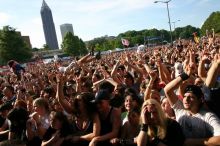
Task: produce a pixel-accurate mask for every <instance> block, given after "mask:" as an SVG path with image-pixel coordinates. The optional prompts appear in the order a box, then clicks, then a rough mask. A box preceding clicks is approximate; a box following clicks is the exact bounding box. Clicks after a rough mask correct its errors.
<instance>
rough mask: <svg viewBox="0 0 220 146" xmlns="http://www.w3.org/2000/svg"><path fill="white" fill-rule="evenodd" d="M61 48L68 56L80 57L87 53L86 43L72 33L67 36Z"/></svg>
mask: <svg viewBox="0 0 220 146" xmlns="http://www.w3.org/2000/svg"><path fill="white" fill-rule="evenodd" d="M61 48H62V50H63V51H64V52H65V53H66V54H68V55H74V56H78V55H83V54H86V53H87V49H86V45H85V43H84V42H83V41H82V40H81V39H79V37H78V36H74V35H73V34H72V33H71V32H68V33H67V34H66V35H65V37H64V40H63V43H62V45H61Z"/></svg>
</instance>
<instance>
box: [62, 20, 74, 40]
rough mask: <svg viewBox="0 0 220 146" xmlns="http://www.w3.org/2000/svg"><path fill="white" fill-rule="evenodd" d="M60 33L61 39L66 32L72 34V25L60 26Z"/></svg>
mask: <svg viewBox="0 0 220 146" xmlns="http://www.w3.org/2000/svg"><path fill="white" fill-rule="evenodd" d="M60 31H61V35H62V39H64V37H65V35H66V34H67V32H71V33H72V34H73V26H72V24H68V23H65V24H62V25H60ZM73 35H74V34H73Z"/></svg>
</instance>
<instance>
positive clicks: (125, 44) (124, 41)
mask: <svg viewBox="0 0 220 146" xmlns="http://www.w3.org/2000/svg"><path fill="white" fill-rule="evenodd" d="M121 43H122V44H123V45H124V46H129V41H128V40H126V39H121Z"/></svg>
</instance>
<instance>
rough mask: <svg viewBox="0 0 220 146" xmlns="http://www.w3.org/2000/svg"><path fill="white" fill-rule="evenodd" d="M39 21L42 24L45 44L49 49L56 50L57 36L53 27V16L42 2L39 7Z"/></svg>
mask: <svg viewBox="0 0 220 146" xmlns="http://www.w3.org/2000/svg"><path fill="white" fill-rule="evenodd" d="M40 13H41V19H42V23H43V29H44V36H45V40H46V44H47V45H48V46H49V48H50V49H58V48H59V47H58V42H57V35H56V30H55V27H54V22H53V16H52V13H51V10H50V8H49V7H48V5H47V3H46V2H45V1H44V0H43V3H42V6H41V11H40Z"/></svg>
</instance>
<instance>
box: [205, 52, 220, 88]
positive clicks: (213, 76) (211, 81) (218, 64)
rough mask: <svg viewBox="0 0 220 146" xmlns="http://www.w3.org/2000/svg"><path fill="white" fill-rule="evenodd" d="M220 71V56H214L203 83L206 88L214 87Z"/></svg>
mask: <svg viewBox="0 0 220 146" xmlns="http://www.w3.org/2000/svg"><path fill="white" fill-rule="evenodd" d="M219 70H220V54H216V56H215V59H214V61H213V64H212V66H211V68H210V69H209V71H208V75H207V78H206V81H205V84H206V86H207V87H209V88H212V87H214V86H215V83H216V80H217V77H218V75H219Z"/></svg>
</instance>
